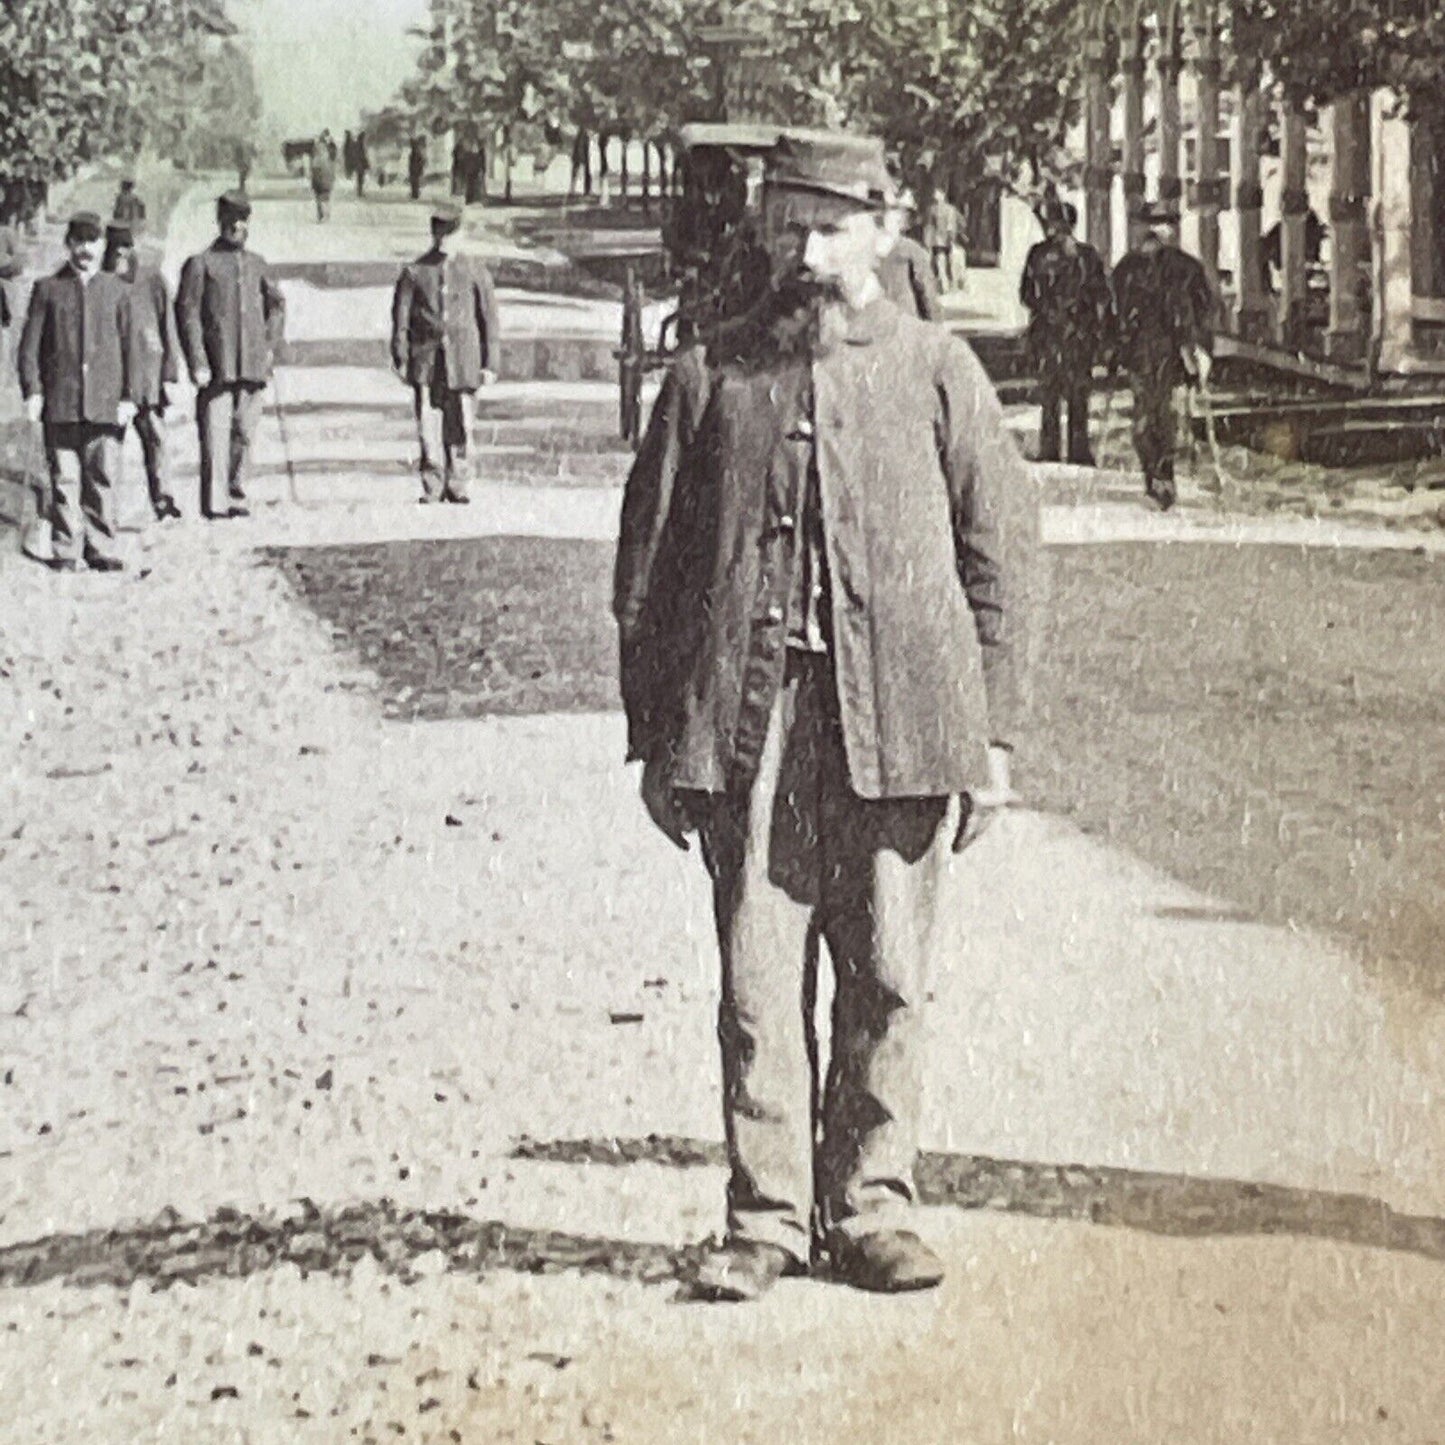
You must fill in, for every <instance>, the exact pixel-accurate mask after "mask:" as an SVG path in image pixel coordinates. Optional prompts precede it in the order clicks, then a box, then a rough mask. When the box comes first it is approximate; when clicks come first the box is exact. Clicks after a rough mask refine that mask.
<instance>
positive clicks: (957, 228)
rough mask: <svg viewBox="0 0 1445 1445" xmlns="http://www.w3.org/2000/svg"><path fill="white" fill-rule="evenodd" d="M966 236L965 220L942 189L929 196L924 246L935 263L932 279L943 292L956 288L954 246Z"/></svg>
mask: <svg viewBox="0 0 1445 1445" xmlns="http://www.w3.org/2000/svg"><path fill="white" fill-rule="evenodd" d="M962 237H963V217H962V216H961V215H960V214H959V210H958V207H957V206H955V205H954V204H953V202H952V201H950V200H949V199H948V196H947V195H946V194H945V193H944V191H943V189H942V187H936V188H935V189H934V192H933V194H932V196H930V197H929V201H928V209H927V210H926V211H925V212H924V216H923V245H924V249H925V250H927V252H928V255H929V257H930V259H931V260H932V262H933V277H934V280H935V281H937V283H938V289H939V290H940V291H952V290H953V288H954V281H955V276H954V266H953V259H954V257H953V251H954V247H955V246H956V245H957V244H958V243H959V242H960V241H961V240H962Z"/></svg>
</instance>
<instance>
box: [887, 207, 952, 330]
mask: <svg viewBox="0 0 1445 1445" xmlns="http://www.w3.org/2000/svg"><path fill="white" fill-rule="evenodd" d="M916 209H917V206H916V203H915V201H914V199H913V192H912V191H909V190H906V189H900V190H896V191H895V192H894V193H893V195H892V198H891V200H890V201H889V205H888V209H887V211H886V212H885V217H886V221H887V226H888V233H889V235H891V236H892V237H893V249H892V250H891V251H889V253H888V254H887V255H886V256H885V257H884V258H883V260H882V262H881V263H880V264H879V267H878V279H879V281H880V282H882V284H883V294H884V295H885V296H886V297H887V298H888V299H889V300H890V301H891V302H892V303H893V304H894V305H895V306H897V307H899V308H900V309H901V310H903V311H907V312H909V313H910V314H911V315H913V316H917V317H920V318H921V319H922V320H924V321H937V320H938V319H939V318H940V317H941V316H942V315H943V311H942V309H941V308H940V306H939V304H938V284H937V282H936V280H935V279H934V275H933V266H932V263H931V262H930V260H929V255H928V252H927V251H925V250H924V248H923V247H922V246H921V245H919V243H918V242H917V241H915V240H914V239H913V238H912V237H911V236H909V235H907V234H905V233H906V232H907V230H908V228H909V226H910V225H912V223H913V217H914V213H915V211H916Z"/></svg>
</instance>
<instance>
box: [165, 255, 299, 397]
mask: <svg viewBox="0 0 1445 1445" xmlns="http://www.w3.org/2000/svg"><path fill="white" fill-rule="evenodd" d="M285 320H286V298H285V297H284V296H283V295H282V294H281V288H280V287H279V286H278V285H277V284H276V283H275V282H274V281H273V280H272V279H271V277H270V274H269V272H268V271H267V268H266V262H265V261H264V260H262V258H261V257H260V256H258V255H256V253H255V252H254V251H246V250H242V249H241V248H240V247H237V246H233V245H231V244H229V243H228V242H226V241H222V240H217V241H214V242H213V243H212V244H211V246H210V247H209V248H208V249H207V250H205V251H202V252H200V254H199V255H195V256H192V257H191V258H190V260H189V261H187V262H186V264H185V265H184V266H183V267H182V268H181V284H180V288H179V290H178V291H177V294H176V325H177V328H178V329H179V331H180V338H181V352H182V354H183V355H184V356H185V359H186V366H187V367H188V368H189V369H190V371H191V372H192V373H193V374H194V373H195V372H196V371H197V370H198V369H200V368H202V367H205V368H208V369H209V370H210V373H211V379H212V382H213V383H214V384H215V385H218V386H230V385H234V384H235V383H237V382H244V383H249V384H252V385H256V386H261V385H264V384H265V383H266V382H267V381H269V380H270V377H271V365H272V360H273V356H274V353H275V349H276V348H277V347H278V346H279V345H280V343H281V335H282V330H283V328H284V325H285Z"/></svg>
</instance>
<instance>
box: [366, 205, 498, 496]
mask: <svg viewBox="0 0 1445 1445" xmlns="http://www.w3.org/2000/svg"><path fill="white" fill-rule="evenodd" d="M461 216H462V213H461V208H460V207H459V206H455V205H452V204H450V203H444V204H441V205H439V206H437V207H436V208H435V210H434V211H433V212H432V219H431V234H432V243H431V247H430V249H429V250H427V251H426V252H424V253H423V254H422V255H421V256H419V257H417V259H416V260H415V261H413V262H411V263H410V264H409V265H407V266H406V267H404V268H403V270H402V273H401V275H400V277H399V278H398V279H397V283H396V291H395V294H394V295H393V298H392V307H391V363H392V366H393V367H394V368H395V370H396V374H397V375H398V376H399V377H400V378H401V379H402V380H403V381H404V382H406V384H407V385H408V386H409V387H411V392H412V405H413V408H414V410H415V413H416V428H417V440H418V443H419V445H420V448H421V487H422V491H421V496H420V498H419V499H418V500H420V501H422V502H433V501H437V500H438V499H440V500H441V501H443V502H458V503H466V502H468V501H469V500H470V497H469V495H468V492H467V488H468V484H469V481H470V475H469V471H470V466H471V455H472V431H473V425H474V420H475V411H476V402H475V393H476V391H477V389H478V388H479V387H483V386H490V385H491V384H492V383H493V382H494V381H495V380H496V379H497V375H496V373H497V356H498V334H499V333H498V328H497V298H496V292H495V291H494V290H493V287H492V278H491V275H490V273H489V272H488V271H487V268H486V267H485V266H483V265H482V263H481V262H480V261H478V260H476V259H475V258H473V257H470V256H459V255H455V254H453V253H452V251H451V250H450V248H449V243H450V240H451V237H453V236H454V235H455V234H456V233H457V231H458V230H460V229H461Z"/></svg>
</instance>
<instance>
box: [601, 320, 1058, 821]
mask: <svg viewBox="0 0 1445 1445" xmlns="http://www.w3.org/2000/svg"><path fill="white" fill-rule="evenodd" d="M729 353H730V354H729ZM788 366H806V367H808V368H809V370H810V372H811V376H810V377H809V378H808V380H809V382H810V384H809V385H806V386H801V387H800V386H795V385H791V384H788V385H781V384H777V383H778V382H779V378H780V375H781V373H782V370H783V369H785V368H786V367H788ZM800 397H805V398H811V401H810V408H811V415H793V414H792V410H793V408H794V406H795V405H796V402H795V400H794V399H796V398H800ZM800 455H801V456H802V457H803V458H804V459H805V461H806V463H807V465H805V466H803V467H800V466H799V465H798V464H797V459H798V458H799V456H800ZM814 464H815V465H816V480H817V487H818V493H817V495H818V500H819V501H820V503H821V509H822V516H823V522H824V528H823V530H824V555H825V557H826V563H827V571H828V577H829V587H828V593H827V595H828V606H829V609H830V611H829V617H828V624H829V626H828V631H829V633H830V636H831V644H830V646H831V651H832V654H833V665H834V672H835V676H836V680H837V687H838V701H839V708H840V713H841V718H842V724H843V732H844V738H845V743H846V749H847V756H848V765H849V772H850V777H851V782H852V786H853V789H854V791H855V792H857V793H858V794H859V795H860V796H862V797H864V798H891V797H910V796H940V795H944V794H948V793H953V792H959V791H962V790H964V789H965V788H969V787H975V786H977V785H978V784H979V782H980V781H981V780H982V776H983V765H984V758H985V748H986V746H987V744H988V743H989V742H990V741H1000V742H1009V741H1011V740H1012V739H1013V737H1014V736H1015V734H1016V731H1017V729H1018V728H1019V726H1020V722H1021V720H1022V717H1023V713H1024V708H1025V699H1026V670H1027V661H1028V651H1029V648H1028V635H1029V627H1028V619H1029V615H1030V613H1031V611H1033V609H1034V606H1035V602H1036V598H1035V593H1036V590H1037V587H1038V581H1039V572H1038V512H1039V504H1038V496H1037V492H1036V488H1035V484H1034V481H1033V479H1032V477H1031V475H1030V473H1029V472H1028V470H1027V468H1026V467H1025V465H1024V463H1023V460H1022V458H1021V457H1020V455H1019V452H1018V449H1017V447H1016V446H1015V444H1014V442H1013V440H1012V438H1011V436H1010V435H1009V433H1008V432H1007V431H1006V429H1005V427H1004V424H1003V417H1002V412H1001V409H1000V407H999V403H998V399H997V396H996V394H995V392H994V389H993V386H992V385H991V384H990V382H989V380H988V378H987V377H986V376H985V374H984V372H983V369H982V367H981V366H980V365H979V363H978V360H977V358H976V357H975V356H974V355H973V353H972V351H971V350H970V349H969V348H968V346H967V345H966V344H965V343H964V342H962V341H960V340H959V339H957V338H956V337H954V336H953V335H951V334H950V333H949V332H948V331H947V330H946V329H944V328H942V327H938V326H933V325H929V324H928V323H926V322H923V321H919V320H917V319H915V318H914V317H911V316H906V315H904V314H903V313H902V312H901V311H899V310H898V308H897V307H895V306H894V305H893V304H892V303H891V302H889V301H888V300H886V299H885V298H882V297H880V298H878V299H876V300H875V301H873V302H872V303H871V304H869V305H868V306H866V307H865V308H864V309H863V310H861V311H860V312H858V313H856V314H855V315H853V316H852V317H851V318H850V320H849V323H848V332H847V335H846V336H845V337H844V338H843V339H842V340H841V341H839V342H837V343H836V344H835V345H834V346H833V347H832V348H831V349H829V350H828V351H827V352H826V353H824V354H822V355H821V356H819V357H817V358H816V359H812V360H810V359H808V357H807V356H806V355H804V356H803V357H802V359H801V360H797V361H789V360H786V359H779V358H774V357H770V355H769V354H768V351H767V349H766V347H763V348H759V347H758V346H756V345H755V344H753V343H752V342H751V341H749V340H748V339H747V338H746V337H744V338H742V344H740V345H735V346H733V345H730V347H729V350H728V352H724V351H722V350H721V349H716V350H715V351H714V353H713V354H712V355H711V356H707V355H704V354H703V352H702V351H701V350H700V349H694V350H693V351H691V352H688V353H685V354H684V355H683V356H682V357H680V358H679V359H678V361H677V362H676V363H675V364H674V366H673V368H672V370H671V371H670V372H669V374H668V376H667V377H666V379H665V381H664V384H663V388H662V391H661V393H660V395H659V397H658V400H657V404H656V406H655V408H654V410H653V413H652V418H651V421H650V423H649V425H648V429H647V435H646V437H645V439H644V441H643V443H642V447H641V450H640V451H639V453H638V456H637V460H636V462H635V464H634V466H633V468H632V472H631V474H630V476H629V477H628V481H627V487H626V491H625V493H624V498H623V509H622V526H621V535H620V539H619V543H618V549H617V559H616V570H615V576H614V594H613V610H614V613H615V615H616V618H617V622H618V627H619V633H620V643H621V682H622V694H623V701H624V706H625V708H626V711H627V719H628V748H629V756H630V757H632V758H648V757H653V756H655V755H657V754H659V752H664V751H670V752H671V753H672V755H673V756H674V758H675V763H676V767H675V773H674V782H675V783H676V784H677V786H679V787H683V788H691V789H699V790H703V791H707V792H717V791H720V790H722V789H724V788H725V787H727V786H729V784H730V783H732V782H733V781H734V780H735V779H736V778H737V777H738V776H739V775H740V773H745V772H746V770H747V769H748V767H749V766H750V765H751V764H752V763H753V762H754V761H755V760H754V759H752V758H750V757H748V756H747V755H746V754H745V752H744V751H743V749H742V746H741V744H742V740H743V739H745V738H746V737H748V736H749V735H753V736H755V735H756V720H757V717H758V715H759V713H760V712H762V713H764V714H765V713H766V711H767V709H768V708H769V707H770V706H771V703H772V699H773V697H774V696H775V695H776V690H777V688H778V687H779V686H780V684H781V681H782V677H783V669H784V664H785V653H786V647H785V641H786V638H785V629H786V618H787V601H788V597H789V593H790V588H791V582H792V569H793V567H794V566H795V565H796V564H797V558H798V552H799V542H798V535H797V534H798V526H797V516H798V498H797V495H796V494H797V489H798V485H799V476H800V474H801V475H806V474H807V472H808V471H809V470H810V469H811V467H812V466H813V465H814Z"/></svg>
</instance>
